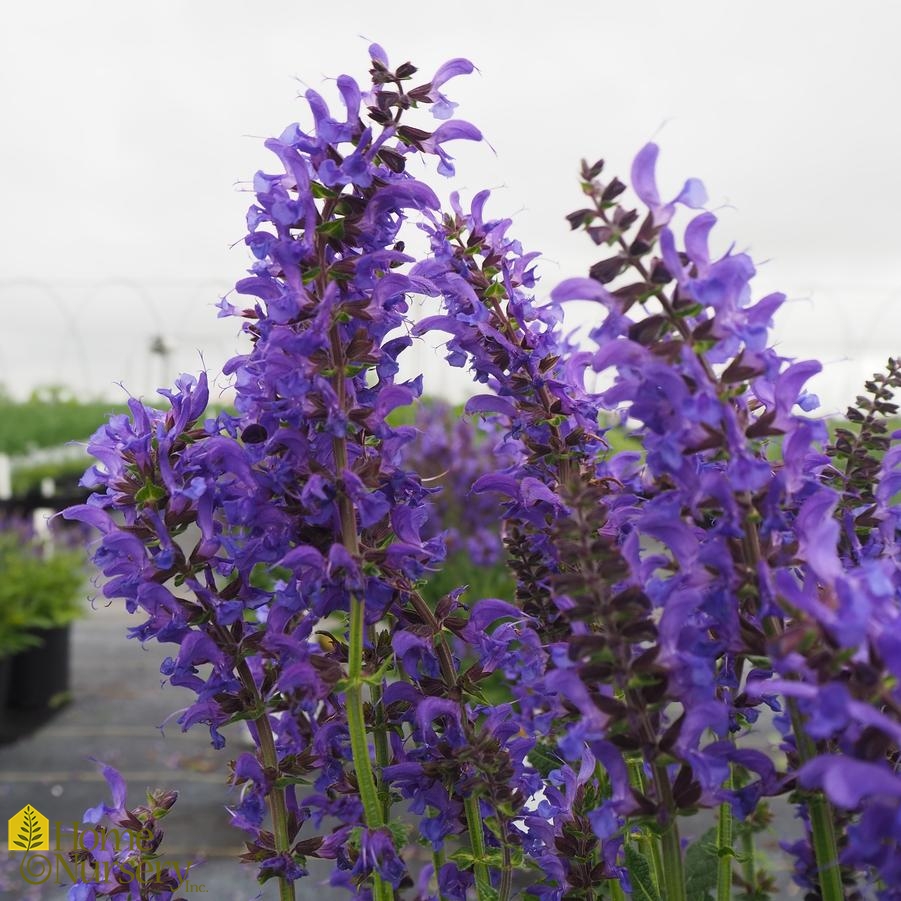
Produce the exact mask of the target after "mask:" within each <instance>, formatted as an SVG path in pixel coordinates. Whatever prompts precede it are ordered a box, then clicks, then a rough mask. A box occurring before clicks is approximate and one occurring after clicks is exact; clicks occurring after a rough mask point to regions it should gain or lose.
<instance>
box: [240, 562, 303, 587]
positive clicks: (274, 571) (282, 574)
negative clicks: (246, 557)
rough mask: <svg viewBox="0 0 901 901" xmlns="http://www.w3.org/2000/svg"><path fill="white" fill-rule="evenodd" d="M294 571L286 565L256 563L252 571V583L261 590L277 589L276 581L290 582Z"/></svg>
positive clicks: (252, 585)
mask: <svg viewBox="0 0 901 901" xmlns="http://www.w3.org/2000/svg"><path fill="white" fill-rule="evenodd" d="M292 575H293V573H292V572H291V570H290V569H288V568H287V567H286V566H270V565H269V564H268V563H255V564H254V566H253V569H252V570H251V571H250V584H251V587H253V588H259V589H260V591H275V587H276V583H278V582H288V581H289V580H290V579H291V576H292Z"/></svg>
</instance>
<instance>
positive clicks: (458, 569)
mask: <svg viewBox="0 0 901 901" xmlns="http://www.w3.org/2000/svg"><path fill="white" fill-rule="evenodd" d="M461 585H468V586H469V588H468V589H467V591H466V592H465V594H464V595H463V598H462V600H463V602H464V603H466V602H471V601H477V600H479V599H480V598H502V599H504V598H506V599H507V600H510V599H512V597H513V592H514V589H515V585H514V584H513V578H512V576H511V575H510V571H509V570H508V569H507V567H506V566H504V565H503V564H498V565H497V566H479V565H477V564H475V563H473V562H472V560H471V559H470V557H469V556H468V555H466V554H464V553H459V554H454V555H452V556H450V557H448V558H447V560H446V561H445V564H444V566H443V567H442V569H441V571H440V572H437V573H435V574H434V575H433V576H431V578H429V580H428V581H427V582H426V584H425V585H424V587H423V588H422V596H423V597H424V598H425V599H426V600H427V601H429V602H430V603H432V604H436V603H437V602H438V601H439V600H440V599H441V598H442V597H444V595H446V594H447V593H448V592H450V591H453V590H454V589H455V588H459V587H460V586H461Z"/></svg>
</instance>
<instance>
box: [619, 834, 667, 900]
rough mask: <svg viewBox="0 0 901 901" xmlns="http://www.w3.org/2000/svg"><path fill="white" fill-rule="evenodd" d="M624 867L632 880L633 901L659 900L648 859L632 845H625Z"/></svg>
mask: <svg viewBox="0 0 901 901" xmlns="http://www.w3.org/2000/svg"><path fill="white" fill-rule="evenodd" d="M626 867H627V868H628V870H629V879H630V880H631V882H632V899H633V901H660V893H659V892H658V891H657V886H656V884H655V883H654V877H653V875H652V873H651V865H650V863H648V859H647V858H646V857H645V856H644V855H643V854H641V853H640V852H639V851H637V850H636V849H635V848H634V847H633V846H632V845H626Z"/></svg>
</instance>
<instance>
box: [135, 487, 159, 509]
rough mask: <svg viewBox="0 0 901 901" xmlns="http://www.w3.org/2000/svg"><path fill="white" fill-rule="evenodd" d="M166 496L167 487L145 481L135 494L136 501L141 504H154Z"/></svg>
mask: <svg viewBox="0 0 901 901" xmlns="http://www.w3.org/2000/svg"><path fill="white" fill-rule="evenodd" d="M165 496H166V489H165V488H161V487H160V486H159V485H154V484H153V482H145V483H144V485H143V487H142V488H141V489H140V490H139V491H138V492H137V494H135V501H137V503H139V504H152V503H154V502H155V501H159V500H162V499H163V498H164V497H165Z"/></svg>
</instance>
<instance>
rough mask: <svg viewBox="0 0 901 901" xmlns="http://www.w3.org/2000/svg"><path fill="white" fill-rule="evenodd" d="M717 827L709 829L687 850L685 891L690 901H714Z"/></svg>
mask: <svg viewBox="0 0 901 901" xmlns="http://www.w3.org/2000/svg"><path fill="white" fill-rule="evenodd" d="M717 859H718V854H717V849H716V829H715V828H713V829H708V830H707V832H705V833H704V834H703V835H702V836H701V837H700V838H699V839H698V840H697V841H695V842H692V844H691V845H689V846H688V850H687V851H686V852H685V893H686V897H687V898H688V901H712V899H713V895H712V893H713V892H715V891H716V869H717Z"/></svg>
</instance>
